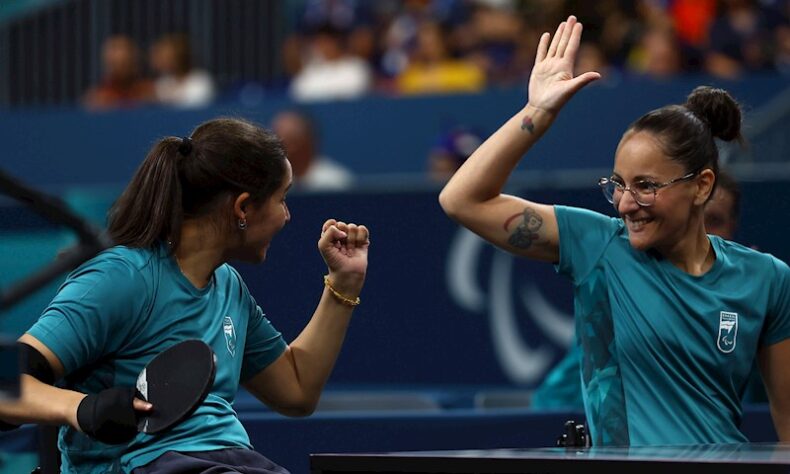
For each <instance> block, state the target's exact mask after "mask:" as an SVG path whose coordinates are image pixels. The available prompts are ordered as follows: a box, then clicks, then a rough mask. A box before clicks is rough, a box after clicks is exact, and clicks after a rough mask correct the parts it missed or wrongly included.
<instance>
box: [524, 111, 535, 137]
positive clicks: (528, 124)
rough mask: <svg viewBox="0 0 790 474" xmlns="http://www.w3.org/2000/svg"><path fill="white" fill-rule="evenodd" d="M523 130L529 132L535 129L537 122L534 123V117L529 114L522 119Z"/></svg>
mask: <svg viewBox="0 0 790 474" xmlns="http://www.w3.org/2000/svg"><path fill="white" fill-rule="evenodd" d="M521 130H526V131H528V132H529V133H532V132H534V131H535V124H534V123H532V117H530V116H529V115H525V116H524V118H523V119H522V120H521Z"/></svg>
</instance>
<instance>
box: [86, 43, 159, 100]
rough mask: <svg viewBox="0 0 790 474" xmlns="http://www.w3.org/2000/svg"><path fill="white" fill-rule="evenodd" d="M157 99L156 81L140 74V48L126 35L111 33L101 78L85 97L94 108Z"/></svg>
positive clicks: (103, 56) (103, 52) (106, 46)
mask: <svg viewBox="0 0 790 474" xmlns="http://www.w3.org/2000/svg"><path fill="white" fill-rule="evenodd" d="M153 99H154V85H153V83H152V82H151V81H150V80H148V79H145V78H143V77H142V75H141V73H140V50H139V48H138V47H137V45H136V44H134V42H133V41H132V40H131V38H129V37H127V36H122V35H117V36H111V37H109V38H107V39H106V40H104V43H103V44H102V79H101V82H100V83H99V84H98V85H97V86H94V87H92V88H90V89H89V90H88V91H87V92H86V93H85V96H84V98H83V104H84V105H85V107H87V108H88V109H91V110H101V109H109V108H114V107H130V106H135V105H139V104H141V103H146V102H150V101H152V100H153Z"/></svg>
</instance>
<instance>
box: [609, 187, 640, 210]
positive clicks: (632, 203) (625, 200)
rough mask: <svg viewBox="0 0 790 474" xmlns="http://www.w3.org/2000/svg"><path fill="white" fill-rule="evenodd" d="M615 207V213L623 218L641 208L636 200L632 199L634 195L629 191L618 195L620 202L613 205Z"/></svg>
mask: <svg viewBox="0 0 790 474" xmlns="http://www.w3.org/2000/svg"><path fill="white" fill-rule="evenodd" d="M615 207H616V208H617V212H618V213H619V214H620V215H621V216H624V215H626V214H628V213H629V212H634V211H636V210H637V209H639V208H640V207H641V206H640V205H639V203H638V202H636V199H635V198H634V193H632V192H631V190H630V189H629V190H627V191H624V192H623V193H622V194H621V195H620V200H619V201H617V202H616V203H615Z"/></svg>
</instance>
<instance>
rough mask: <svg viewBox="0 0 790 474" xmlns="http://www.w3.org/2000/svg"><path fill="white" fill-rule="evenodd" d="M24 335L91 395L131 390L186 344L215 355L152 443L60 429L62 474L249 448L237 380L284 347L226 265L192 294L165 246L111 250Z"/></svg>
mask: <svg viewBox="0 0 790 474" xmlns="http://www.w3.org/2000/svg"><path fill="white" fill-rule="evenodd" d="M28 333H29V334H30V335H31V336H33V337H35V338H36V339H38V340H39V341H41V342H42V343H43V344H44V345H46V346H47V347H48V348H49V349H51V350H52V352H54V353H55V355H56V356H57V357H58V359H60V361H61V362H62V364H63V366H64V369H65V374H66V377H65V383H64V387H65V388H69V389H72V390H76V391H79V392H83V393H97V392H99V391H101V390H103V389H105V388H109V387H113V386H125V387H133V386H134V385H135V382H136V380H137V375H138V373H139V372H140V371H141V370H142V369H143V367H144V366H145V364H146V363H147V362H148V361H150V360H151V359H152V358H153V357H154V356H155V355H157V354H158V353H160V352H162V351H163V350H165V349H167V348H168V347H170V346H172V345H174V344H176V343H178V342H180V341H183V340H185V339H200V340H202V341H204V342H206V343H207V344H208V345H209V346H211V348H212V349H213V350H214V353H215V354H216V357H217V371H216V378H215V381H214V385H213V387H212V388H211V392H210V393H209V394H208V396H207V397H206V399H205V401H204V402H203V403H202V404H201V405H200V406H199V407H198V408H197V410H196V411H195V413H194V414H193V415H192V416H191V417H190V418H189V419H187V420H186V421H184V422H183V423H180V424H179V425H177V426H176V427H175V428H173V429H172V430H169V431H167V432H164V433H162V434H159V435H156V436H150V435H146V434H139V435H137V437H136V438H135V439H134V440H133V441H132V442H130V443H129V444H128V445H120V446H118V445H106V444H103V443H101V442H98V441H95V440H93V439H91V438H89V437H88V436H86V435H84V434H82V433H80V432H79V431H77V430H74V429H73V428H71V427H62V428H61V430H60V438H59V441H58V447H59V448H60V451H61V453H62V464H63V472H76V473H91V474H93V473H107V472H128V471H131V470H132V469H134V468H136V467H139V466H142V465H144V464H147V463H148V462H150V461H152V460H154V459H156V458H157V457H159V456H160V455H162V454H163V453H165V452H166V451H208V450H214V449H223V448H248V449H251V446H250V441H249V437H248V436H247V433H246V431H245V430H244V428H243V426H242V425H241V422H240V421H239V419H238V417H237V416H236V412H235V411H234V410H233V407H232V403H233V400H234V398H235V396H236V392H237V390H238V387H239V383H240V382H244V381H245V380H247V379H249V378H250V377H252V376H253V375H255V374H257V373H258V372H259V371H261V370H263V369H264V368H265V367H266V366H267V365H268V364H270V363H271V362H273V361H274V360H275V359H277V358H278V357H279V356H280V355H281V354H282V353H283V351H284V350H285V347H286V344H285V342H284V341H283V339H282V336H281V335H280V333H279V332H277V331H276V330H275V329H274V328H273V327H272V325H271V324H270V322H269V321H268V320H267V319H266V318H265V317H264V315H263V313H262V312H261V309H260V307H259V306H258V305H257V304H256V302H255V300H254V299H253V298H252V296H251V295H250V294H249V292H248V290H247V287H246V286H245V284H244V282H243V281H242V279H241V277H240V276H239V275H238V273H237V272H236V271H235V270H234V269H233V268H232V267H231V266H229V265H222V266H220V267H219V268H217V269H216V270H215V271H214V275H213V277H212V278H211V281H210V282H209V284H208V285H207V286H206V287H205V288H202V289H198V288H195V287H194V286H193V285H192V284H191V283H190V282H189V281H188V280H187V279H186V277H184V275H183V274H182V273H181V271H180V269H179V267H178V265H177V264H176V262H175V260H174V259H173V258H172V257H171V256H169V255H168V253H167V252H166V250H165V248H164V247H159V248H157V249H155V250H147V249H131V248H126V247H114V248H112V249H109V250H106V251H104V252H102V253H101V254H99V255H98V256H97V257H95V258H93V259H92V260H90V261H88V262H86V263H85V264H83V265H82V266H80V267H79V268H78V269H76V270H75V271H74V272H72V273H71V275H69V277H68V278H67V279H66V281H65V282H64V283H63V285H62V286H61V288H60V289H59V290H58V293H57V295H56V296H55V298H54V299H53V301H52V302H51V303H50V305H49V306H48V307H47V309H46V310H45V311H44V313H43V315H42V316H41V317H40V318H39V320H38V322H36V323H35V324H34V325H33V327H32V328H31V329H30V330H29V331H28Z"/></svg>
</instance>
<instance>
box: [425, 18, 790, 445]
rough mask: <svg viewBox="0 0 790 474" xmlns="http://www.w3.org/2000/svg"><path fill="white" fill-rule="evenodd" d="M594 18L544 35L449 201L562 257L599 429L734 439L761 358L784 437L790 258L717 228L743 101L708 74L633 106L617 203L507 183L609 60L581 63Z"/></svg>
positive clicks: (640, 435)
mask: <svg viewBox="0 0 790 474" xmlns="http://www.w3.org/2000/svg"><path fill="white" fill-rule="evenodd" d="M581 32H582V25H581V23H578V22H577V21H576V18H575V17H573V16H571V17H569V18H568V20H567V21H565V22H563V23H561V24H560V25H559V27H558V28H557V31H556V33H555V35H554V36H553V37H551V35H550V34H549V33H544V34H543V36H542V37H541V39H540V42H539V45H538V49H537V57H536V60H535V66H534V68H533V70H532V74H531V77H530V81H529V102H528V103H527V105H526V106H525V107H524V108H523V109H522V110H520V111H519V112H518V113H517V114H516V115H515V116H513V117H512V118H511V119H510V120H508V121H507V122H506V123H505V124H504V125H502V127H501V128H500V129H499V130H498V131H497V132H495V133H494V134H493V135H492V136H491V137H489V138H488V140H486V141H485V142H484V143H483V144H482V145H481V146H480V147H479V148H478V149H477V151H476V152H475V153H474V154H473V155H472V156H471V157H470V158H469V159H468V160H467V161H466V163H464V165H463V166H462V167H461V169H460V170H459V171H458V172H457V173H456V174H455V175H454V176H453V178H452V179H451V180H450V182H449V183H448V184H447V185H446V186H445V188H444V190H443V191H442V193H441V195H440V197H439V201H440V203H441V205H442V207H443V208H444V210H445V212H446V213H447V214H448V215H449V216H450V217H452V218H453V219H455V220H457V221H458V222H460V223H461V224H462V225H464V226H465V227H467V228H469V229H471V230H472V231H474V232H476V233H477V234H479V235H480V236H482V237H483V238H485V239H487V240H488V241H490V242H492V243H494V244H496V245H498V246H499V247H501V248H503V249H504V250H506V251H509V252H511V253H513V254H516V255H520V256H523V257H527V258H533V259H537V260H543V261H546V262H551V263H553V264H554V265H555V267H556V269H557V271H558V272H559V273H561V274H563V275H565V276H567V277H568V278H569V279H570V280H571V282H572V284H573V286H574V295H575V316H576V328H577V331H576V333H577V344H578V346H579V348H580V352H581V353H582V363H581V373H580V379H581V383H582V390H583V395H584V406H585V412H586V415H587V422H588V425H589V432H590V434H591V437H592V443H593V444H596V445H624V446H628V445H632V446H636V445H668V444H707V443H737V442H745V441H747V438H746V436H745V435H744V434H743V433H742V432H741V431H740V429H739V425H740V419H741V397H742V395H743V391H744V389H745V387H746V383H747V381H748V379H749V373H750V369H751V368H752V363H753V362H754V361H755V360H757V359H759V362H760V366H761V371H762V375H763V379H764V381H765V385H766V388H767V391H768V395H769V400H770V406H771V414H772V416H773V420H774V425H775V427H776V431H777V433H778V436H779V439H780V440H781V441H790V370H788V369H786V367H787V361H788V360H790V269H788V266H787V265H786V264H785V263H784V262H781V261H779V260H778V259H776V258H774V257H773V256H771V255H767V254H763V253H760V252H757V251H755V250H753V249H750V248H747V247H744V246H741V245H739V244H736V243H734V242H730V241H728V240H724V239H722V238H719V237H716V236H713V235H709V234H708V233H706V230H705V223H704V206H705V203H706V202H707V201H708V200H709V199H710V197H711V195H712V194H713V191H714V188H715V187H716V179H717V175H718V172H719V171H718V161H717V160H718V152H717V148H716V143H715V141H714V139H715V138H718V139H721V140H725V141H730V140H739V139H740V122H741V114H740V110H739V107H738V104H737V103H736V102H735V100H733V98H732V97H731V96H730V95H729V94H728V93H727V92H726V91H724V90H721V89H713V88H710V87H699V88H697V89H695V90H694V91H693V92H692V93H691V95H689V97H688V98H687V100H686V102H685V103H684V104H682V105H669V106H666V107H662V108H660V109H658V110H654V111H652V112H649V113H647V114H645V115H644V116H642V117H641V118H639V119H638V120H636V121H635V122H634V123H633V124H632V125H631V126H630V127H629V128H628V129H627V130H626V131H625V133H624V134H623V137H622V139H621V140H620V143H619V145H618V147H617V151H616V152H615V156H614V169H613V171H612V174H611V175H610V176H608V177H604V178H601V179H600V180H599V183H598V184H599V186H600V187H601V189H602V191H603V194H604V197H605V198H606V199H607V200H608V201H609V202H610V203H612V205H613V206H614V211H615V212H616V213H617V215H618V217H609V216H605V215H601V214H598V213H596V212H592V211H589V210H585V209H578V208H571V207H566V206H559V205H554V206H552V205H545V204H538V203H535V202H531V201H528V200H525V199H521V198H519V197H515V196H510V195H506V194H503V193H502V188H503V186H504V185H505V182H506V180H507V178H508V176H509V175H510V173H511V172H512V171H513V169H514V168H515V167H516V165H517V164H518V162H519V161H520V160H521V158H522V156H524V154H525V153H526V152H527V151H528V150H529V149H530V148H531V147H532V145H534V144H535V142H536V141H537V140H538V139H539V138H540V136H542V135H543V134H544V133H545V132H546V131H547V130H548V129H549V126H550V125H551V123H552V122H553V120H554V119H555V118H556V116H557V114H558V113H559V112H560V109H561V108H562V106H563V105H564V104H565V103H566V102H567V101H568V100H569V99H570V98H571V97H572V96H573V95H574V94H575V93H576V92H577V91H579V90H580V89H581V88H582V87H584V86H585V85H587V84H588V83H590V82H592V81H594V80H596V79H598V78H599V77H600V75H599V74H598V73H595V72H587V73H584V74H581V75H579V76H577V77H574V76H573V66H574V61H575V56H576V52H577V49H578V46H579V41H580V38H581Z"/></svg>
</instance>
